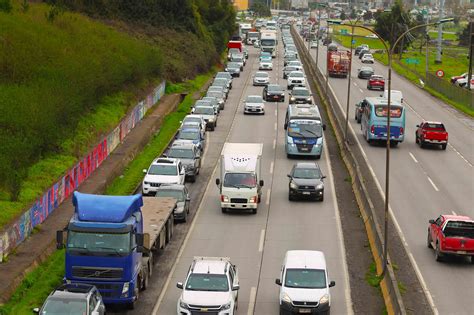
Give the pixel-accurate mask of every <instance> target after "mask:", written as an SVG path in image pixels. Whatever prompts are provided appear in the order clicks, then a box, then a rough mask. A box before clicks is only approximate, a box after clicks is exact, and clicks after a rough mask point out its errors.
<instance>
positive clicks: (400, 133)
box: [400, 127, 405, 135]
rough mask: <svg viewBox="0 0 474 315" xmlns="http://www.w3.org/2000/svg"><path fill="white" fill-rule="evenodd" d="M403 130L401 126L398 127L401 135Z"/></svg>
mask: <svg viewBox="0 0 474 315" xmlns="http://www.w3.org/2000/svg"><path fill="white" fill-rule="evenodd" d="M404 131H405V130H403V127H400V134H401V135H402V134H403V132H404Z"/></svg>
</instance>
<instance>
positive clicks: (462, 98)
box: [426, 73, 474, 108]
mask: <svg viewBox="0 0 474 315" xmlns="http://www.w3.org/2000/svg"><path fill="white" fill-rule="evenodd" d="M426 85H428V86H429V87H430V88H432V89H434V90H436V91H438V92H439V93H441V94H443V95H444V96H446V97H447V98H449V99H451V100H453V101H455V102H457V103H460V104H463V105H466V106H470V107H471V108H474V92H472V91H469V90H468V89H465V88H462V87H459V86H456V85H454V84H451V83H449V82H448V81H446V80H443V79H440V78H438V77H437V76H435V75H433V74H431V73H427V76H426Z"/></svg>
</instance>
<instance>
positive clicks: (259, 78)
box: [253, 71, 270, 86]
mask: <svg viewBox="0 0 474 315" xmlns="http://www.w3.org/2000/svg"><path fill="white" fill-rule="evenodd" d="M269 83H270V76H269V75H268V73H267V72H263V71H257V72H256V73H255V75H254V76H253V85H254V86H257V85H267V84H269Z"/></svg>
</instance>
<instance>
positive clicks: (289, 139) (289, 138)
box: [286, 137, 294, 144]
mask: <svg viewBox="0 0 474 315" xmlns="http://www.w3.org/2000/svg"><path fill="white" fill-rule="evenodd" d="M287 138H288V139H287V140H286V141H287V142H288V144H293V143H294V142H293V138H292V137H287Z"/></svg>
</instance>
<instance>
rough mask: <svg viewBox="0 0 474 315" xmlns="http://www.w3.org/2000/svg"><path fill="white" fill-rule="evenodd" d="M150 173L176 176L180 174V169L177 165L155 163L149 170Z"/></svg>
mask: <svg viewBox="0 0 474 315" xmlns="http://www.w3.org/2000/svg"><path fill="white" fill-rule="evenodd" d="M148 175H167V176H176V175H178V170H177V168H176V165H156V164H153V165H152V166H150V169H149V170H148Z"/></svg>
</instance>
